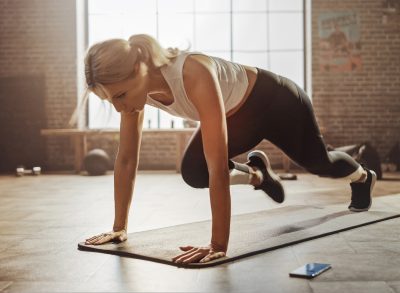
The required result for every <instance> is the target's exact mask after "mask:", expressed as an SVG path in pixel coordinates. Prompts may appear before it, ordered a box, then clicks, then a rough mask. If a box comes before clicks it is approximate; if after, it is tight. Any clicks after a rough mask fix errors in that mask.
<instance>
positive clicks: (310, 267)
mask: <svg viewBox="0 0 400 293" xmlns="http://www.w3.org/2000/svg"><path fill="white" fill-rule="evenodd" d="M330 268H331V265H330V264H325V263H309V264H306V265H304V266H302V267H300V268H298V269H295V270H294V271H293V272H291V273H290V274H289V276H291V277H300V278H314V277H316V276H318V275H319V274H321V273H323V272H325V271H326V270H329V269H330Z"/></svg>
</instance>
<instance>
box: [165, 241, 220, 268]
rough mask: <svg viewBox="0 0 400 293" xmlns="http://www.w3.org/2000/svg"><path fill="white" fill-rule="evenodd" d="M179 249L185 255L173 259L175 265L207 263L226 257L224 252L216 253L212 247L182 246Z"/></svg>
mask: <svg viewBox="0 0 400 293" xmlns="http://www.w3.org/2000/svg"><path fill="white" fill-rule="evenodd" d="M179 248H180V250H182V251H185V253H182V254H179V255H177V256H175V257H173V258H172V261H173V262H175V263H184V264H188V263H196V262H200V263H205V262H209V261H211V260H214V259H217V258H221V257H224V256H225V255H226V253H225V252H224V251H215V250H214V249H213V248H212V247H211V245H208V246H206V247H193V246H181V247H179Z"/></svg>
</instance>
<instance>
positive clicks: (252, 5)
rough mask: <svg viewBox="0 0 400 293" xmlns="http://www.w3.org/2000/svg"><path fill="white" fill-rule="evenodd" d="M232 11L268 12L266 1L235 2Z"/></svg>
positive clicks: (248, 0)
mask: <svg viewBox="0 0 400 293" xmlns="http://www.w3.org/2000/svg"><path fill="white" fill-rule="evenodd" d="M232 6H233V7H232V10H233V11H234V12H235V11H266V10H267V1H265V0H233V2H232Z"/></svg>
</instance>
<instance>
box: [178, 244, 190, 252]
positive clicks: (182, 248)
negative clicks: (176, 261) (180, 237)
mask: <svg viewBox="0 0 400 293" xmlns="http://www.w3.org/2000/svg"><path fill="white" fill-rule="evenodd" d="M179 249H180V250H183V251H188V250H191V249H193V246H190V245H188V246H180V247H179Z"/></svg>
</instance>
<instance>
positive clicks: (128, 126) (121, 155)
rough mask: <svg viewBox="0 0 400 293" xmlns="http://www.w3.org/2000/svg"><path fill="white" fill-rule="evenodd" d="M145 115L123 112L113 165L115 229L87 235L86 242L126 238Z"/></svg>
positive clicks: (103, 241) (105, 241)
mask: <svg viewBox="0 0 400 293" xmlns="http://www.w3.org/2000/svg"><path fill="white" fill-rule="evenodd" d="M143 116H144V110H142V111H140V112H136V113H133V114H126V113H122V114H121V127H120V143H119V148H118V154H117V158H116V160H115V165H114V203H115V218H114V225H113V231H111V232H108V233H102V234H100V235H97V236H94V237H91V238H89V239H86V244H94V245H98V244H103V243H107V242H109V241H111V240H118V241H125V240H126V239H127V232H126V231H127V227H128V214H129V208H130V205H131V201H132V195H133V189H134V186H135V179H136V173H137V167H138V163H139V151H140V142H141V138H142V126H143Z"/></svg>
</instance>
